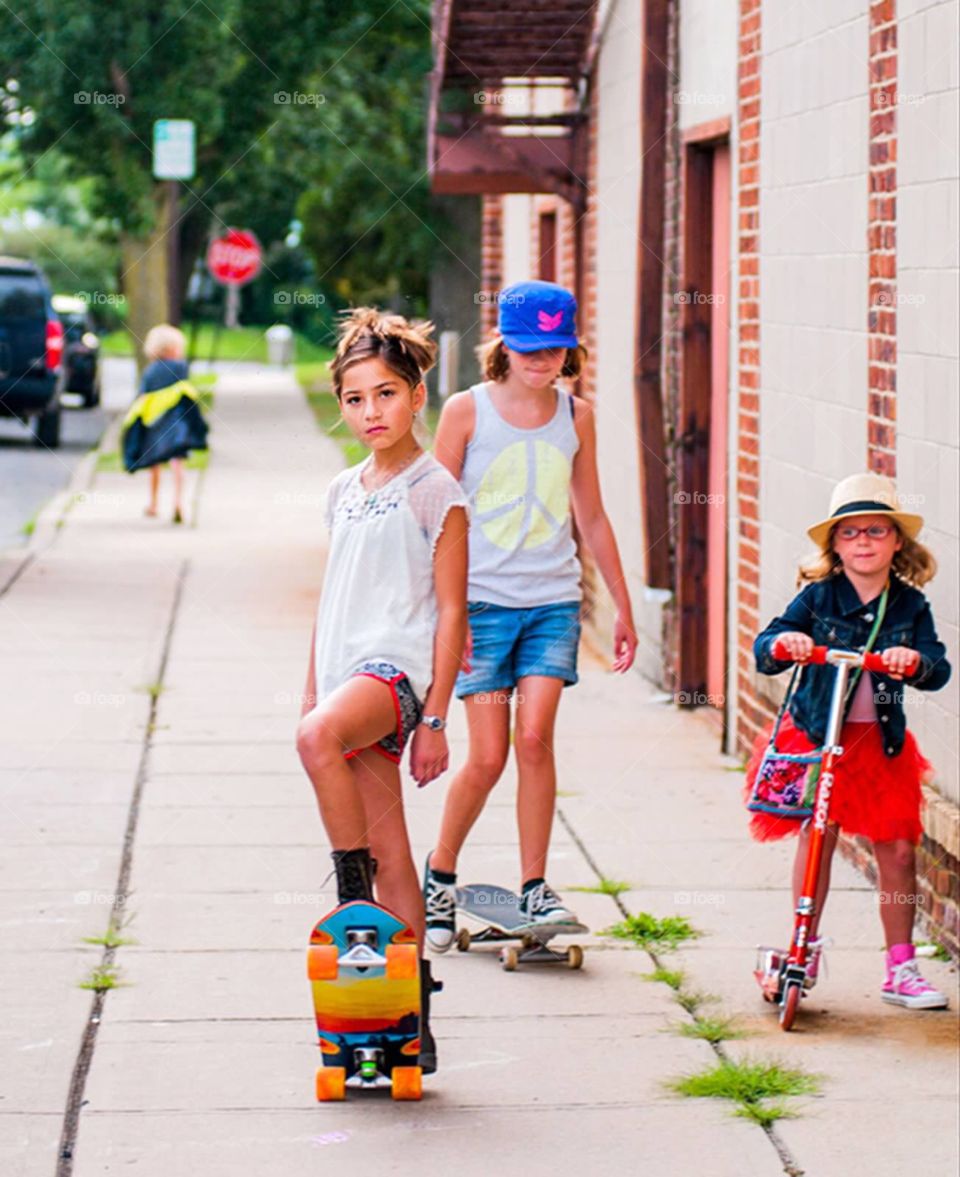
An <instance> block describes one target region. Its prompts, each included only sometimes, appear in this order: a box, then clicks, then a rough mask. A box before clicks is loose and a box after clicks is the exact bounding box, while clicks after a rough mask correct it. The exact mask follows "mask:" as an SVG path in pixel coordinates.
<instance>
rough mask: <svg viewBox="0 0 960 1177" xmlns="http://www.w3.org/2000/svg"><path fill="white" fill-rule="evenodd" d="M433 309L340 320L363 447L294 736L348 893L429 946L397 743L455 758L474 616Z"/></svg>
mask: <svg viewBox="0 0 960 1177" xmlns="http://www.w3.org/2000/svg"><path fill="white" fill-rule="evenodd" d="M432 331H433V326H432V324H429V323H419V324H418V323H409V322H407V320H406V319H404V318H402V317H401V316H399V315H388V314H382V313H381V312H380V311H377V310H375V309H373V308H370V307H365V308H360V309H358V310H355V311H353V312H352V313H351V314H350V315H349V316H348V317H347V319H346V321H345V322H344V324H343V326H342V329H341V334H340V340H339V344H338V346H337V351H336V355H335V357H334V359H333V362H332V363H331V372H332V375H333V391H334V394H335V395H336V397H337V400H338V402H339V404H340V410H341V413H342V414H343V419H344V420H345V421H346V423H347V426H348V428H349V429H350V431H351V433H352V434H353V435H354V437H356V438H357V440H358V441H360V442H361V443H362V444H363V445H365V446H366V447H367V448H368V449H369V450H370V456H369V457H368V458H367V459H366V461H364V462H362V463H360V464H359V465H357V466H352V467H350V468H349V469H347V470H344V471H342V473H340V474H339V475H338V476H337V477H336V478H335V479H334V480H333V482H332V483H331V486H330V490H329V493H328V500H327V525H328V528H329V530H330V534H331V545H330V554H329V557H328V560H327V568H326V575H325V579H324V587H323V595H322V598H321V600H320V606H319V611H318V614H317V620H316V624H315V626H314V634H313V639H312V642H311V647H310V649H311V656H310V665H309V670H308V673H307V686H306V693H305V699H304V706H303V711H302V717H301V721H300V726H299V728H298V731H297V750H298V752H299V754H300V759H301V761H302V763H303V766H304V768H305V769H306V771H307V773H308V775H309V777H310V780H311V782H312V784H313V787H314V791H315V792H316V796H317V801H318V803H319V806H320V814H321V817H322V819H323V824H324V827H325V829H326V832H327V836H328V837H329V839H330V842H331V844H332V845H333V847H334V850H333V861H334V866H335V869H336V875H337V892H338V896H339V901H340V902H341V903H346V902H349V901H350V900H353V899H372V898H373V893H374V874H375V873H376V876H377V877H376V893H377V899H378V901H380V902H382V904H383V905H384V906H385V907H388V908H390V909H391V910H392V911H393V912H395V913H396V914H397V915H398V916H399V917H400V918H401V919H404V920H406V921H407V922H408V923H409V924H410V925H411V927H412V928H414V930H415V931H416V933H417V937H418V941H419V944H420V947H421V953H422V950H423V935H424V911H423V898H422V896H421V894H420V886H419V881H418V878H417V871H416V868H415V866H414V863H413V858H412V855H411V851H410V839H409V836H408V833H407V827H406V822H405V819H404V812H403V796H402V791H401V781H400V768H399V765H400V759H401V757H402V755H403V750H404V746H405V745H406V743H407V741H408V740H411V737H412V740H411V753H410V771H411V774H412V775H413V777H414V779H415V780H416V781H417V784H418V785H421V786H422V785H426V784H427V783H428V782H430V781H432V780H434V778H436V777H438V776H439V775H440V774H441V773H442V772H444V771H445V770H446V768H447V765H448V760H449V753H448V750H447V740H446V735H445V732H444V728H445V726H446V713H447V706H448V703H449V700H450V695H451V693H452V691H453V685H454V680H455V678H456V674H457V669H458V667H459V664H460V659H461V655H462V651H463V646H464V640H465V637H466V632H467V620H466V577H467V511H466V505H467V502H466V497H465V496H464V494H463V492H462V490H461V489H460V487H459V486H458V485H457V483H456V481H455V480H454V479H453V478H452V477H451V476H450V474H449V473H448V472H447V471H446V470H445V469H444V468H443V466H441V465H440V463H439V462H437V461H436V460H435V459H434V458H433V457H432V455H430V454H428V453H425V452H424V450H423V449H422V448H421V446H420V443H419V442H418V441H417V438H416V436H415V432H414V426H415V424H416V421H417V413H418V412H419V411H420V409H421V408H422V407H423V404H424V401H425V399H426V388H425V386H424V383H423V376H424V373H426V372H427V371H429V369H430V368H431V367H432V366H433V364H434V361H435V358H436V350H437V349H436V345H435V344H434V343H433V341H432V340H431V339H430V334H431V333H432ZM421 987H422V1002H421V1005H422V1015H421V1017H422V1021H421V1047H422V1053H421V1056H420V1065H421V1066H422V1067H423V1069H424V1071H425V1072H426V1073H430V1072H432V1071H434V1070H436V1047H435V1044H434V1042H433V1037H432V1035H431V1033H430V1028H429V1008H430V1007H429V998H430V992H431V989H432V987H433V982H432V980H431V977H430V966H429V964H428V963H427V962H426V961H424V960H421Z"/></svg>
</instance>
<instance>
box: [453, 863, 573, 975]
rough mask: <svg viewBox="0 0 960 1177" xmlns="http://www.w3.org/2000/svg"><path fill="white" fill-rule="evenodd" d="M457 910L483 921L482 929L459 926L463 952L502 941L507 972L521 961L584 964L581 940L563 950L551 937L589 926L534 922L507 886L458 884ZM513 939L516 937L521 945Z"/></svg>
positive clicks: (458, 941)
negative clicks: (523, 913) (470, 929)
mask: <svg viewBox="0 0 960 1177" xmlns="http://www.w3.org/2000/svg"><path fill="white" fill-rule="evenodd" d="M457 910H458V911H460V912H462V913H463V914H464V915H465V916H468V917H469V918H470V919H473V920H476V921H477V922H478V923H480V924H482V925H483V927H482V929H481V930H480V931H479V932H470V931H469V930H468V929H467V928H460V930H459V931H458V932H457V948H458V949H459V951H460V952H468V951H469V950H470V946H471V945H472V944H490V943H498V944H503V945H504V946H503V947H502V948H501V949H500V963H501V964H502V965H503V967H504V968H505V969H506V970H507V972H513V970H514V969H515V968H516V967H517V965H519V964H558V963H559V964H565V965H566V966H567V967H568V968H571V969H579V968H581V967H582V965H583V949H582V948H581V947H580V945H579V944H571V945H570V947H569V948H567V949H566V950H564V951H560V950H559V949H556V948H551V947H550V941H551V940H552V939H553V938H554V937H555V936H578V935H582V934H583V933H585V932H589V930H590V929H589V928H587V927H586V926H585V925H583V924H579V923H565V924H531V923H530V921H529V920H528V919H527V918H526V917H525V916H524V915H522V914H521V912H520V898H519V896H518V895H516V894H514V892H513V891H508V890H507V888H506V887H494V886H491V885H490V884H487V883H472V884H468V885H467V886H465V887H458V888H457ZM504 941H506V942H507V943H505V944H504ZM510 941H517V942H518V943H519V948H516V947H514V946H513V944H511V943H509V942H510Z"/></svg>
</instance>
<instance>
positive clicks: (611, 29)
mask: <svg viewBox="0 0 960 1177" xmlns="http://www.w3.org/2000/svg"><path fill="white" fill-rule="evenodd" d="M597 86H598V94H597V108H598V113H597V171H596V201H597V217H596V224H597V237H596V283H597V285H596V304H595V305H596V308H597V318H596V347H597V389H596V406H597V450H598V455H599V465H600V485H601V489H602V491H603V497H604V503H605V506H606V509H607V513H608V515H609V517H610V521H611V523H612V525H613V529H614V532H615V534H616V537H617V541H618V543H619V545H620V553H621V556H622V557H623V565H624V571H625V574H626V577H627V581H628V584H629V587H630V595H631V597H632V599H633V605H634V612H635V615H636V621H637V626H638V630H639V636H640V649H639V651H638V664H639V667H640V670H641V671H642V673H644V674H645V675H648V676H649V677H650V678H652V679H658V678H659V676H660V669H661V664H662V653H663V651H662V641H661V607H660V606H659V605H657V604H653V603H651V602H649V601H647V600H646V597H645V595H644V589H643V578H644V551H645V546H646V538H645V536H644V534H643V523H642V519H641V511H640V470H639V456H638V443H637V417H636V411H635V408H634V392H633V372H634V349H635V346H636V327H635V322H636V300H637V290H636V286H637V215H638V209H639V192H640V190H639V177H640V158H639V157H640V123H639V116H640V6H639V5H638V4H636V3H633V2H632V0H617V2H616V3H614V4H613V7H612V10H611V12H610V20H609V24H608V25H607V32H606V36H605V38H604V41H603V45H602V48H601V52H600V58H599V64H598V75H597ZM601 599H605V594H604V596H603V597H602V598H601Z"/></svg>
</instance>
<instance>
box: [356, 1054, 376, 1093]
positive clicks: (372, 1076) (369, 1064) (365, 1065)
mask: <svg viewBox="0 0 960 1177" xmlns="http://www.w3.org/2000/svg"><path fill="white" fill-rule="evenodd" d="M354 1058H355V1059H356V1062H357V1075H358V1076H359V1078H360V1081H361V1082H362V1083H364V1084H374V1083H376V1081H377V1079H379V1078H380V1051H379V1050H378V1049H377V1048H376V1047H374V1046H359V1047H357V1049H356V1050H355V1051H354Z"/></svg>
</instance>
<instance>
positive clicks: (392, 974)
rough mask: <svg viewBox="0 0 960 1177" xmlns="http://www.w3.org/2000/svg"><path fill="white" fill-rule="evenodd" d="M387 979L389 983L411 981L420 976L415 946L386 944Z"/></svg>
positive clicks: (418, 958)
mask: <svg viewBox="0 0 960 1177" xmlns="http://www.w3.org/2000/svg"><path fill="white" fill-rule="evenodd" d="M385 955H386V958H387V977H388V979H389V980H391V981H412V980H414V979H415V978H417V977H419V976H420V957H419V955H418V953H417V946H416V944H388V945H387V951H386V954H385Z"/></svg>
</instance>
